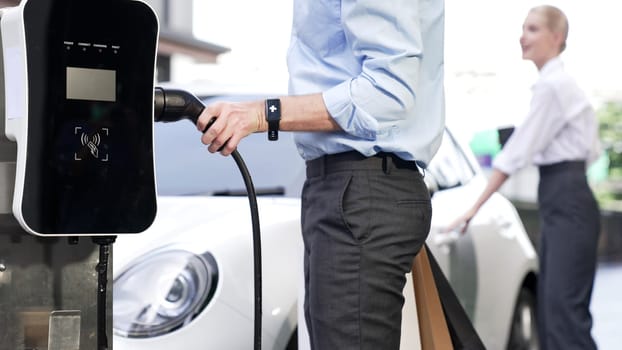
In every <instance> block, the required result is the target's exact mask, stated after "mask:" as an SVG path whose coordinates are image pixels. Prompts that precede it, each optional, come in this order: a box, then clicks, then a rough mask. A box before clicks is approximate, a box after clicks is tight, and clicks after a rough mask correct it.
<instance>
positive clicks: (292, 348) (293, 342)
mask: <svg viewBox="0 0 622 350" xmlns="http://www.w3.org/2000/svg"><path fill="white" fill-rule="evenodd" d="M285 350H298V328H295V329H294V332H293V333H292V336H291V337H290V338H289V341H288V342H287V346H285Z"/></svg>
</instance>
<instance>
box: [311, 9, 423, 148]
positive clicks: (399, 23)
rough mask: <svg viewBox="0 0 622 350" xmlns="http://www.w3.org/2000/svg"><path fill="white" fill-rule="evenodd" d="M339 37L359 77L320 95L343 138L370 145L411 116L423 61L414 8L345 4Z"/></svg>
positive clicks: (418, 25)
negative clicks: (348, 48)
mask: <svg viewBox="0 0 622 350" xmlns="http://www.w3.org/2000/svg"><path fill="white" fill-rule="evenodd" d="M341 11H342V16H341V18H342V20H343V22H344V23H343V27H344V35H345V39H346V43H347V45H350V46H351V48H352V52H353V53H354V55H355V56H356V59H357V60H360V61H361V62H362V65H361V66H362V68H361V71H360V72H359V74H358V75H356V76H354V77H353V78H351V79H349V80H346V81H343V82H341V83H340V84H338V85H336V86H334V87H332V88H330V89H328V90H325V91H324V92H323V98H324V103H325V104H326V107H327V109H328V111H329V113H330V114H331V116H332V117H333V118H334V119H335V121H336V122H337V123H338V124H339V126H340V127H341V128H342V129H343V130H344V131H345V132H346V133H348V134H351V135H352V136H355V137H360V138H362V139H366V140H375V139H376V137H377V136H378V135H379V134H382V133H384V132H388V131H389V130H391V129H393V128H394V127H395V126H396V125H397V124H398V123H399V122H400V121H403V120H405V119H407V118H408V116H409V115H412V114H413V113H414V111H415V99H416V86H417V78H418V74H419V66H420V59H421V57H422V44H421V28H420V24H419V19H418V13H417V12H418V8H417V6H413V3H412V2H411V1H406V0H398V1H378V0H363V1H354V0H344V1H342V2H341Z"/></svg>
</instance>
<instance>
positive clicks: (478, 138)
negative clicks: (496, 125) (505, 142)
mask: <svg viewBox="0 0 622 350" xmlns="http://www.w3.org/2000/svg"><path fill="white" fill-rule="evenodd" d="M469 146H470V147H471V150H472V151H473V153H475V155H476V156H480V155H490V156H493V157H494V156H496V155H497V153H499V151H501V145H500V144H499V132H498V131H497V129H491V130H484V131H479V132H476V133H475V134H474V135H473V138H472V139H471V142H470V143H469Z"/></svg>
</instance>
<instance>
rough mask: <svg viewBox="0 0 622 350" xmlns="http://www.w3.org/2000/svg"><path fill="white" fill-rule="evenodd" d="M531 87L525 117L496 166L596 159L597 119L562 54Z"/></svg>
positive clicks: (505, 168)
mask: <svg viewBox="0 0 622 350" xmlns="http://www.w3.org/2000/svg"><path fill="white" fill-rule="evenodd" d="M532 91H533V96H532V98H531V106H530V109H529V113H528V115H527V117H526V119H525V121H524V122H523V124H522V125H520V126H519V127H517V128H516V130H514V133H513V134H512V136H511V137H510V139H509V140H508V142H507V143H506V144H505V146H504V148H503V150H502V151H501V152H500V153H499V154H498V155H497V157H496V158H495V160H494V162H493V167H494V168H496V169H498V170H500V171H502V172H504V173H506V174H508V175H511V174H513V173H515V172H516V171H518V170H519V169H521V168H523V167H525V166H526V165H528V164H534V165H547V164H554V163H558V162H561V161H567V160H585V161H586V162H587V163H588V164H590V163H592V162H593V161H595V160H596V159H597V158H598V156H599V155H600V142H599V139H598V121H597V120H596V116H595V114H594V110H593V108H592V106H591V105H590V103H589V101H588V99H587V97H586V95H585V93H584V92H583V91H582V90H581V89H580V88H579V86H578V85H577V83H576V82H575V81H574V79H572V77H570V75H568V74H567V73H566V72H565V71H564V64H563V62H562V61H561V59H560V58H559V57H555V58H553V59H551V60H550V61H548V62H547V63H546V64H545V65H544V66H543V67H542V69H541V70H540V77H539V79H538V81H537V82H536V83H535V84H534V86H533V87H532Z"/></svg>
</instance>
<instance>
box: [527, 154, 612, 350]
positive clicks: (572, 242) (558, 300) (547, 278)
mask: <svg viewBox="0 0 622 350" xmlns="http://www.w3.org/2000/svg"><path fill="white" fill-rule="evenodd" d="M585 172H586V167H585V162H582V161H575V162H561V163H557V164H552V165H546V166H540V184H539V186H538V203H539V212H540V222H541V237H540V247H539V259H540V274H539V278H538V327H539V336H540V343H541V349H545V350H546V349H548V350H553V349H563V350H570V349H581V350H585V349H596V345H595V343H594V340H593V339H592V336H591V334H590V331H591V328H592V317H591V314H590V310H589V304H590V298H591V295H592V285H593V283H594V275H595V272H596V261H597V246H598V237H599V233H600V213H599V209H598V203H597V202H596V200H595V198H594V195H593V193H592V191H591V189H590V187H589V185H588V183H587V179H586V176H585Z"/></svg>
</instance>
